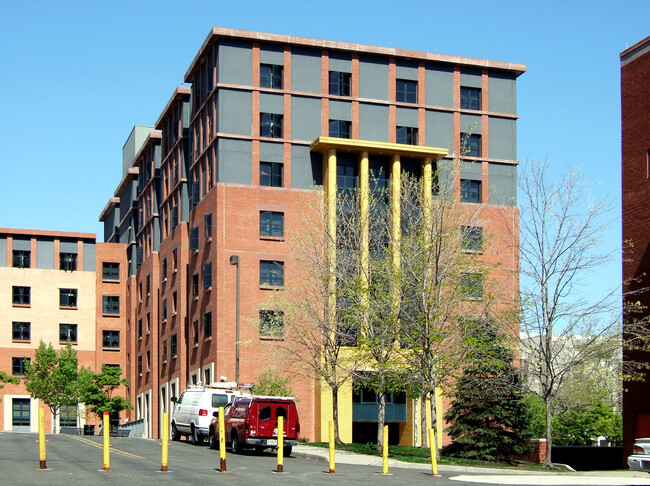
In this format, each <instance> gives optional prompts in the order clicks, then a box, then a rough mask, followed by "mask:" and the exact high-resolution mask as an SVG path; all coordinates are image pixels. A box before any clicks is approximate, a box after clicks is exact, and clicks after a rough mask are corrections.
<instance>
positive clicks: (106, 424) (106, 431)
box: [103, 412, 111, 471]
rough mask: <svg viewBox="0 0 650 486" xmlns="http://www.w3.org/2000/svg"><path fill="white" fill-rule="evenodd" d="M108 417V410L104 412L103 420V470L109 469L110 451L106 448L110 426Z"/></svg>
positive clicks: (107, 446)
mask: <svg viewBox="0 0 650 486" xmlns="http://www.w3.org/2000/svg"><path fill="white" fill-rule="evenodd" d="M109 422H110V421H109V417H108V412H104V422H103V428H104V471H110V470H111V457H110V452H109V450H108V448H109V447H110V444H109V437H108V434H109V432H110V431H109V428H110V423H109Z"/></svg>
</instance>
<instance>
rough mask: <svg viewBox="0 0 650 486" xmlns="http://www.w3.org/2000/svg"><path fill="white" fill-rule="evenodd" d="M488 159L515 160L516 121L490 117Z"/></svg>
mask: <svg viewBox="0 0 650 486" xmlns="http://www.w3.org/2000/svg"><path fill="white" fill-rule="evenodd" d="M489 123H490V130H489V137H490V157H494V158H496V159H510V160H515V159H516V158H517V121H516V120H510V119H507V118H495V117H490V119H489Z"/></svg>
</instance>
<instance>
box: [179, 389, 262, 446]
mask: <svg viewBox="0 0 650 486" xmlns="http://www.w3.org/2000/svg"><path fill="white" fill-rule="evenodd" d="M250 388H251V387H250V386H248V387H247V386H246V385H243V386H241V387H240V386H238V385H237V383H235V382H225V383H224V382H219V383H212V384H210V385H205V386H204V385H201V384H198V385H192V386H190V387H189V388H187V389H186V390H185V391H184V392H183V393H181V396H180V397H178V398H176V397H172V398H171V401H172V402H173V403H174V409H173V411H172V420H171V427H172V440H181V436H185V437H189V438H190V440H191V441H192V442H193V443H194V444H200V443H202V442H203V439H204V438H206V437H208V436H209V430H210V421H211V420H212V414H213V412H215V411H218V409H219V407H225V406H226V405H228V404H229V403H230V402H232V401H233V400H235V398H237V397H242V396H249V395H251V391H250Z"/></svg>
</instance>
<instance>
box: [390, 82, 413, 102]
mask: <svg viewBox="0 0 650 486" xmlns="http://www.w3.org/2000/svg"><path fill="white" fill-rule="evenodd" d="M396 89H397V93H396V96H395V100H396V101H400V102H403V103H417V100H418V82H417V81H411V80H409V79H398V80H397V83H396Z"/></svg>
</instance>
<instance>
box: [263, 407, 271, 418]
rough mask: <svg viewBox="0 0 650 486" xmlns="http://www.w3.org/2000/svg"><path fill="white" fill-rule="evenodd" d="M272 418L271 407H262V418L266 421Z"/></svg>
mask: <svg viewBox="0 0 650 486" xmlns="http://www.w3.org/2000/svg"><path fill="white" fill-rule="evenodd" d="M270 418H271V407H262V408H260V420H261V421H265V420H268V419H270Z"/></svg>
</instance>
